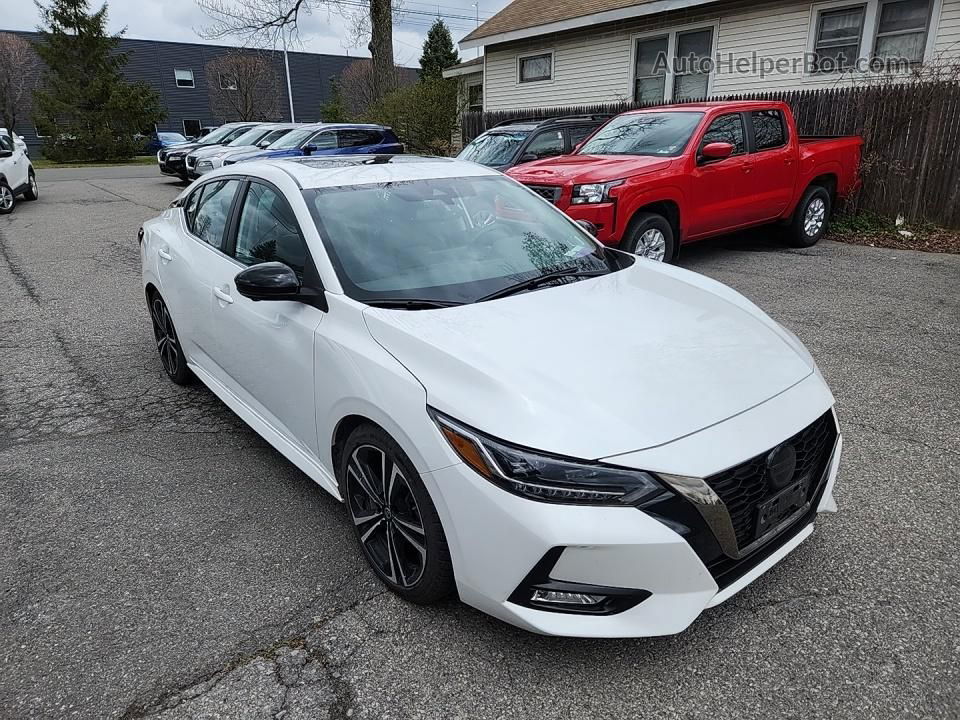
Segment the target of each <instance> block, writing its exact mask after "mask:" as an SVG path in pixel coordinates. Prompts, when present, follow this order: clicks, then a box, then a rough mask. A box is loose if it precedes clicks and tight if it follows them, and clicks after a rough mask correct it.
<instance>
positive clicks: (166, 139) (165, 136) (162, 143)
mask: <svg viewBox="0 0 960 720" xmlns="http://www.w3.org/2000/svg"><path fill="white" fill-rule="evenodd" d="M185 142H187V138H186V137H184V136H183V135H181V134H180V133H178V132H155V133H153V134H152V135H151V136H150V139H149V140H148V141H147V144H146V145H145V146H144V148H143V154H144V155H156V154H157V153H158V152H159V151H160V150H163V149H164V148H168V147H171V146H173V145H179V144H180V143H185Z"/></svg>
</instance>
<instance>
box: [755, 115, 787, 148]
mask: <svg viewBox="0 0 960 720" xmlns="http://www.w3.org/2000/svg"><path fill="white" fill-rule="evenodd" d="M750 120H751V122H753V136H754V140H756V143H757V150H770V149H771V148H778V147H783V146H784V145H786V144H787V133H786V131H785V129H784V127H783V115H782V113H781V112H780V111H779V110H757V111H754V112H752V113H750Z"/></svg>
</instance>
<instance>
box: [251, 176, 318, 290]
mask: <svg viewBox="0 0 960 720" xmlns="http://www.w3.org/2000/svg"><path fill="white" fill-rule="evenodd" d="M234 257H236V259H237V260H239V261H240V262H241V263H243V264H244V265H256V264H257V263H262V262H274V261H276V262H282V263H284V264H285V265H289V266H290V267H291V268H293V269H294V271H295V272H296V273H297V275H300V276H301V277H302V276H303V268H304V265H306V262H307V246H306V244H305V243H304V241H303V238H302V237H301V236H300V227H299V225H297V219H296V217H295V216H294V214H293V208H291V207H290V204H289V203H288V202H287V201H286V199H285V198H284V197H283V196H282V195H280V194H279V193H278V192H277V191H276V190H274V189H273V188H271V187H268V186H266V185H262V184H260V183H256V182H254V183H250V188H249V189H248V190H247V196H246V197H245V198H244V200H243V208H242V209H241V211H240V227H239V228H238V230H237V244H236V249H235V250H234Z"/></svg>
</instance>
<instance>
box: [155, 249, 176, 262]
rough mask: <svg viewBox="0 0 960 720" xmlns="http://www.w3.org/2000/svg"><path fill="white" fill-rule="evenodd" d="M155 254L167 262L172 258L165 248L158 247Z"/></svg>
mask: <svg viewBox="0 0 960 720" xmlns="http://www.w3.org/2000/svg"><path fill="white" fill-rule="evenodd" d="M157 255H159V256H160V259H161V260H166V261H167V262H170V261H171V260H173V255H171V254H170V253H168V252H167V249H166V248H158V249H157Z"/></svg>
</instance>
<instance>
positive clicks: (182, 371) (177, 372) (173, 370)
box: [150, 292, 193, 385]
mask: <svg viewBox="0 0 960 720" xmlns="http://www.w3.org/2000/svg"><path fill="white" fill-rule="evenodd" d="M150 320H151V321H152V322H153V336H154V338H155V339H156V341H157V352H158V353H159V354H160V363H161V365H163V371H164V372H165V373H166V374H167V377H168V378H170V379H171V380H173V382H175V383H176V384H177V385H189V384H190V382H191V381H192V380H193V373H192V372H190V368H189V367H187V359H186V358H185V357H184V355H183V348H182V347H181V345H180V340H179V338H178V336H177V330H176V328H175V327H174V326H173V318H172V317H170V311H169V310H168V309H167V304H166V303H165V302H164V301H163V298H162V297H160V293H158V292H154V293H153V294H152V295H151V296H150Z"/></svg>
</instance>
